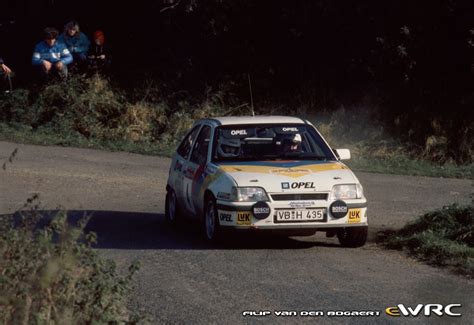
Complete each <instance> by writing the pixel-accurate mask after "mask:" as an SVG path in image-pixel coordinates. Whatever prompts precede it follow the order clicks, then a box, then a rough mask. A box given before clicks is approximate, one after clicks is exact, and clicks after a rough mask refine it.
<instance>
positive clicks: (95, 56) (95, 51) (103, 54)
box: [89, 30, 111, 72]
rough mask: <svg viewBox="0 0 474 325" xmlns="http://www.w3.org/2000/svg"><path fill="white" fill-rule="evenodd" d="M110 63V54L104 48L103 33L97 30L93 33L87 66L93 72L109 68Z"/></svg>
mask: <svg viewBox="0 0 474 325" xmlns="http://www.w3.org/2000/svg"><path fill="white" fill-rule="evenodd" d="M110 63H111V58H110V53H109V50H108V48H107V47H105V35H104V32H102V31H100V30H98V31H96V32H95V33H94V45H93V46H92V48H91V51H90V52H89V66H90V68H91V70H93V71H94V72H100V71H103V70H105V69H107V68H109V66H110Z"/></svg>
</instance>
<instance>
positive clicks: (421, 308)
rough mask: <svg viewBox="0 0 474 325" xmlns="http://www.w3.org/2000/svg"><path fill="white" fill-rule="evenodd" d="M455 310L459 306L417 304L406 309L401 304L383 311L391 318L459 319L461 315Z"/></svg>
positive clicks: (459, 305)
mask: <svg viewBox="0 0 474 325" xmlns="http://www.w3.org/2000/svg"><path fill="white" fill-rule="evenodd" d="M455 308H461V304H450V305H446V306H444V305H441V304H426V305H423V304H418V305H417V306H416V307H414V308H412V307H407V306H405V305H403V304H399V305H397V306H396V307H388V308H386V309H385V313H386V314H387V315H389V316H393V317H400V316H404V317H410V316H413V317H418V316H420V315H423V316H427V317H429V316H431V315H437V316H444V315H446V316H451V317H460V316H462V315H461V313H459V312H456V311H454V310H453V309H455Z"/></svg>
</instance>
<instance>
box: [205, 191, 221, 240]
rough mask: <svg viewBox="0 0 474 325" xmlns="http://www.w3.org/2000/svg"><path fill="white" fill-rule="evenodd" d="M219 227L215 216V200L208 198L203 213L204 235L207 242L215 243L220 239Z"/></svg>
mask: <svg viewBox="0 0 474 325" xmlns="http://www.w3.org/2000/svg"><path fill="white" fill-rule="evenodd" d="M220 230H221V229H220V225H219V220H218V215H217V207H216V200H214V199H213V198H209V199H208V200H207V201H206V208H205V211H204V234H205V237H206V239H207V240H208V241H210V242H216V241H217V240H218V239H219V237H220Z"/></svg>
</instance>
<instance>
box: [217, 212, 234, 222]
mask: <svg viewBox="0 0 474 325" xmlns="http://www.w3.org/2000/svg"><path fill="white" fill-rule="evenodd" d="M219 220H220V221H225V222H232V214H230V213H228V212H226V213H224V212H221V213H220V214H219Z"/></svg>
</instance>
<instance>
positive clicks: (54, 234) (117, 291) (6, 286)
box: [0, 197, 138, 324]
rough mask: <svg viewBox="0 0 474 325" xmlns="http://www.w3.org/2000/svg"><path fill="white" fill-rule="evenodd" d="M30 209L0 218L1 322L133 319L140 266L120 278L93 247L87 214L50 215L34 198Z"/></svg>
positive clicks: (110, 262)
mask: <svg viewBox="0 0 474 325" xmlns="http://www.w3.org/2000/svg"><path fill="white" fill-rule="evenodd" d="M25 207H28V210H25V211H21V212H19V213H17V214H15V215H14V216H6V217H5V216H3V217H1V219H0V292H2V295H1V297H0V323H3V324H8V323H12V324H30V323H32V324H91V323H121V322H135V321H137V320H138V317H137V315H134V314H132V313H131V312H130V311H129V310H128V309H127V300H126V299H127V294H128V292H129V291H130V288H131V281H132V277H133V275H134V274H135V273H136V272H137V270H138V264H137V263H135V264H133V265H131V266H130V267H129V269H128V273H127V274H126V275H125V276H120V275H119V274H118V272H117V269H116V266H115V264H114V262H113V261H110V260H105V259H103V258H102V257H100V256H99V255H98V253H97V252H96V251H94V250H93V249H92V248H91V245H92V244H93V243H95V241H96V237H95V234H93V233H88V234H85V233H84V231H83V229H84V226H85V224H86V222H87V218H86V219H83V220H81V221H80V222H79V223H78V224H77V225H71V224H70V223H68V221H67V213H66V212H65V211H58V212H55V213H53V214H52V215H51V216H49V217H51V218H50V221H47V219H49V218H48V216H45V215H44V213H43V212H41V211H40V210H39V205H38V199H37V197H33V198H31V199H29V200H28V204H27V205H25Z"/></svg>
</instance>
